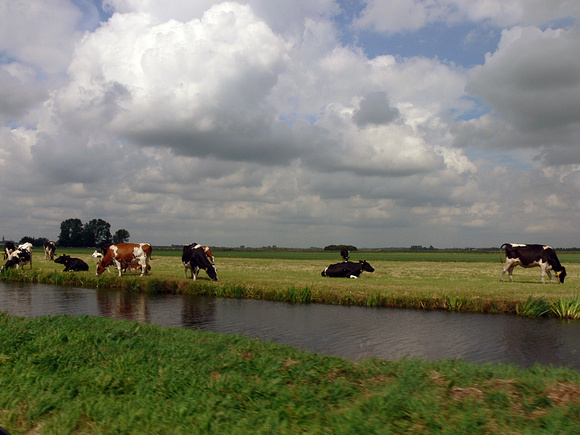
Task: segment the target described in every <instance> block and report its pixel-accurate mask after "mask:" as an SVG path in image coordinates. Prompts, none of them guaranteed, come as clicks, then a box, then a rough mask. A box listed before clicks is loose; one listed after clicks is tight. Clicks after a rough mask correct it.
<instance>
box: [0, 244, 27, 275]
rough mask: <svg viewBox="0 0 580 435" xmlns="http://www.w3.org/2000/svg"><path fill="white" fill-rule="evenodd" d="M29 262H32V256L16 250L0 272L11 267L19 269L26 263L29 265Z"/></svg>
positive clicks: (23, 250)
mask: <svg viewBox="0 0 580 435" xmlns="http://www.w3.org/2000/svg"><path fill="white" fill-rule="evenodd" d="M31 262H32V255H31V253H30V252H29V251H28V250H26V249H16V250H15V251H13V252H11V253H10V256H9V258H8V261H7V262H6V264H5V265H4V266H2V269H0V270H4V269H10V268H11V267H15V268H16V269H19V268H20V267H21V266H24V265H25V264H26V263H31Z"/></svg>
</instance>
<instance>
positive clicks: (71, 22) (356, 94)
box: [0, 0, 580, 247]
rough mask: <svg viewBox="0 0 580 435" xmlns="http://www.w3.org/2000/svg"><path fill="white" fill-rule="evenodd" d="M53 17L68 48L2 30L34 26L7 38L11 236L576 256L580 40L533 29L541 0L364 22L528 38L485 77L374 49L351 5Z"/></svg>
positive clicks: (2, 138)
mask: <svg viewBox="0 0 580 435" xmlns="http://www.w3.org/2000/svg"><path fill="white" fill-rule="evenodd" d="M16 3H18V2H16ZM391 3H392V4H391ZM395 3H396V4H395ZM530 4H532V3H530ZM547 4H548V3H547V2H546V3H544V2H534V3H533V5H535V7H537V8H539V9H538V10H542V7H543V6H545V5H547ZM33 5H34V6H39V7H40V6H43V5H44V7H45V10H46V13H47V15H46V17H48V19H49V20H50V23H51V26H52V27H50V29H51V30H50V31H49V33H51V34H50V35H48V36H47V39H46V41H45V45H44V47H45V48H46V50H47V51H46V53H47V54H48V56H45V55H44V54H43V53H39V52H38V51H36V50H35V47H34V46H33V44H34V38H35V37H39V35H42V34H43V32H47V30H46V29H47V28H48V27H47V26H46V25H45V23H39V21H38V20H39V19H40V18H41V16H40V15H39V13H37V12H35V9H34V8H30V10H25V9H21V10H20V11H18V10H17V9H15V6H13V5H11V6H10V8H7V9H4V10H3V11H4V13H5V15H3V16H1V17H0V19H1V21H0V24H3V23H4V22H7V21H11V22H17V21H18V20H16V19H15V18H14V17H15V16H17V13H21V14H24V15H23V17H24V18H23V20H22V22H21V23H19V24H10V26H12V27H11V29H12V31H13V32H15V35H16V36H15V38H14V40H13V41H11V40H9V38H7V37H6V35H7V33H6V32H4V33H3V30H0V44H2V47H3V48H2V49H3V50H4V51H3V52H4V53H6V55H5V57H3V58H1V59H0V78H1V79H2V80H1V81H0V83H1V84H0V101H1V103H0V113H1V114H2V115H1V116H2V118H0V119H2V122H3V124H2V126H0V169H2V171H1V173H0V200H1V201H3V202H4V203H7V202H9V203H10V204H11V207H9V208H5V207H4V208H2V210H1V213H0V219H2V221H3V225H4V226H3V231H5V232H6V233H5V234H4V235H5V236H6V237H9V238H10V237H14V238H19V237H22V236H24V235H31V236H48V237H50V238H56V237H57V236H58V230H59V228H58V225H59V224H60V222H61V221H62V220H64V219H67V218H70V217H79V218H81V219H82V220H83V221H89V220H91V219H94V218H103V219H105V220H107V221H108V222H110V223H111V224H112V228H113V229H117V228H126V229H128V230H129V231H130V233H131V234H132V240H140V241H150V242H152V243H189V242H192V241H199V242H201V241H203V242H204V243H208V244H214V245H230V246H231V245H234V246H235V245H241V244H244V245H249V246H263V245H273V244H276V245H279V246H305V247H308V246H324V245H326V244H329V243H336V242H340V243H343V242H345V243H353V244H355V245H357V246H370V247H381V246H408V245H411V244H423V245H425V246H428V245H430V244H433V245H435V246H438V247H439V246H440V247H448V246H468V245H477V246H493V245H498V244H501V242H503V241H505V240H504V237H505V238H506V239H508V240H515V239H516V238H518V239H519V240H522V241H526V240H523V239H524V238H526V236H529V234H531V233H523V231H524V230H526V229H527V231H532V230H533V231H536V232H535V233H533V235H534V237H536V236H537V238H538V240H541V242H542V243H544V242H547V243H550V244H553V245H556V246H557V245H558V243H563V244H570V243H572V244H574V242H573V237H571V236H570V234H569V233H566V231H564V229H570V228H573V225H574V224H573V222H575V219H576V217H577V215H578V211H580V203H579V201H578V199H577V198H579V197H580V195H579V194H580V192H579V190H580V187H579V186H580V176H579V175H578V174H579V173H580V171H579V170H578V167H577V166H578V164H579V163H578V159H579V155H578V151H577V150H576V148H577V147H576V145H577V139H576V138H577V137H578V124H579V122H578V117H577V116H578V113H580V111H579V110H577V109H578V107H577V101H578V100H579V99H578V89H577V88H578V83H577V81H575V80H577V76H578V75H577V73H576V69H577V68H578V65H577V62H576V58H574V56H567V55H566V54H567V53H574V52H576V51H578V50H577V49H578V36H577V33H578V31H577V27H576V26H575V25H572V24H569V22H568V24H567V26H568V27H565V28H564V27H562V28H559V27H558V26H554V29H551V28H549V29H545V28H542V29H541V28H540V27H535V26H531V25H528V24H529V23H528V22H531V21H533V20H534V19H537V20H540V18H541V17H540V15H539V14H538V13H537V12H536V11H534V10H531V9H528V7H527V6H526V2H520V1H517V2H491V1H486V2H485V5H486V7H485V8H480V4H479V3H477V2H467V1H461V2H460V1H430V2H427V1H423V2H406V3H405V2H390V3H389V2H383V3H381V5H382V6H381V5H379V3H375V2H369V7H368V9H367V10H366V12H365V14H363V15H362V16H361V21H359V22H358V25H359V26H363V25H364V26H366V27H367V28H372V26H380V25H382V24H387V25H388V26H385V27H384V29H382V31H385V32H392V31H394V30H395V29H398V30H400V31H407V32H408V31H410V29H418V28H420V27H421V26H425V25H429V24H430V23H442V22H445V23H448V24H450V25H452V24H453V23H459V22H462V23H464V24H465V23H471V24H472V25H473V23H474V22H476V23H478V24H479V23H481V22H484V21H486V22H487V23H488V24H490V23H493V24H494V25H500V23H501V22H502V21H501V19H503V20H504V21H503V22H509V23H514V24H517V25H518V26H515V27H514V26H513V24H510V25H509V26H510V27H509V28H505V29H504V30H503V33H502V39H501V41H500V44H499V45H498V46H497V48H495V49H494V50H492V51H490V53H489V54H488V55H487V57H486V59H485V63H484V64H482V65H480V66H478V67H476V68H473V69H471V70H468V69H466V68H463V67H458V66H456V65H454V64H453V63H452V62H447V61H441V60H440V58H438V57H436V56H430V57H426V56H414V57H404V56H400V55H396V54H395V50H394V49H393V50H389V49H390V47H387V48H386V49H385V50H384V53H385V54H383V55H380V56H375V57H372V58H369V56H367V55H366V54H365V53H366V50H365V47H364V46H362V43H361V46H358V45H357V44H356V41H357V39H356V38H357V35H356V34H350V35H347V37H345V34H346V33H348V32H351V31H352V29H353V27H352V26H349V24H352V23H344V20H345V19H347V17H348V14H342V15H341V11H340V9H339V6H343V7H345V8H346V7H350V6H352V5H351V4H347V3H345V2H338V1H337V2H334V1H331V0H325V1H317V2H311V1H307V0H304V1H302V0H300V1H292V2H290V1H283V2H271V1H270V0H255V1H254V0H249V1H239V2H229V3H222V2H218V1H203V0H202V1H199V2H182V1H177V0H169V1H164V2H161V1H155V0H109V1H108V2H107V4H105V5H104V6H105V8H109V9H108V10H109V11H110V12H111V13H112V15H111V17H110V18H109V19H108V21H107V22H104V23H101V24H100V25H97V24H96V23H95V21H94V18H95V16H94V10H93V9H94V8H93V7H92V3H90V2H82V1H81V2H75V3H69V2H64V1H62V2H57V1H55V0H47V2H46V3H42V2H41V1H40V0H37V2H36V3H34V4H33ZM75 5H78V7H77V6H75ZM564 5H565V3H562V2H558V3H557V5H556V7H555V10H556V12H549V13H550V14H551V15H545V17H544V18H543V20H545V21H546V22H547V21H549V20H552V19H556V18H565V17H568V16H570V17H573V16H574V14H575V11H576V8H575V7H574V6H571V7H568V8H564V7H563V6H564ZM57 6H58V7H57ZM395 6H396V8H395V9H391V10H387V9H384V10H383V9H380V8H379V7H385V8H388V7H390V8H394V7H395ZM373 8H375V9H374V10H373ZM81 12H82V13H83V15H79V14H80V13H81ZM371 12H372V13H373V16H372V18H373V19H370V18H371V16H370V15H369V13H371ZM384 13H389V14H390V15H389V17H387V18H389V20H386V21H385V20H383V21H380V22H379V20H380V18H381V17H383V18H384V16H383V15H382V14H384ZM410 14H412V15H413V16H411V15H410ZM535 15H537V17H538V18H534V16H535ZM374 18H377V20H376V22H375V20H374ZM364 20H367V21H366V22H365V21H364ZM35 24H38V25H37V26H36V28H35V29H34V31H30V32H27V31H26V28H25V27H26V26H34V25H35ZM524 25H525V26H524ZM43 26H44V27H43ZM0 27H1V28H2V29H4V27H2V26H0ZM482 27H484V26H480V27H478V30H481V28H482ZM473 28H475V25H473ZM43 29H44V30H43ZM376 29H379V27H376ZM478 34H480V33H479V32H474V33H472V36H474V37H477V35H478ZM341 41H351V42H350V44H351V45H349V44H346V43H343V42H341ZM51 50H52V51H53V52H54V50H56V51H57V53H53V54H54V55H53V60H52V61H51V58H50V52H51ZM459 64H460V65H464V64H467V63H459ZM65 71H66V74H64V72H65ZM575 162H576V164H574V163H575ZM547 165H550V166H547ZM542 166H543V167H542ZM15 172H17V173H18V174H20V173H26V174H27V176H26V177H24V181H20V182H19V183H18V185H17V186H15V187H13V175H14V173H15ZM11 183H12V184H11ZM14 192H17V195H14ZM522 211H525V212H522ZM554 212H556V213H557V219H556V220H558V221H559V222H561V227H560V229H559V228H557V227H556V226H554V225H552V223H550V225H551V226H550V228H552V229H553V232H551V233H550V234H549V237H550V238H549V239H544V238H543V237H541V236H543V235H544V234H543V233H542V232H541V228H542V225H541V224H538V221H540V222H541V221H542V220H543V219H546V220H550V219H552V220H554V217H553V213H554ZM551 214H552V215H551ZM22 216H28V217H27V219H22ZM514 216H516V218H514ZM550 222H552V221H550ZM572 231H575V230H572ZM573 234H575V233H573ZM516 235H520V236H521V238H519V237H515V236H516Z"/></svg>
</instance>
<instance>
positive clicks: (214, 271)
mask: <svg viewBox="0 0 580 435" xmlns="http://www.w3.org/2000/svg"><path fill="white" fill-rule="evenodd" d="M205 271H206V272H207V274H208V275H209V277H210V278H211V279H213V280H214V281H217V280H218V277H217V269H216V268H215V265H213V264H212V265H211V266H209V267H208V268H207V269H205Z"/></svg>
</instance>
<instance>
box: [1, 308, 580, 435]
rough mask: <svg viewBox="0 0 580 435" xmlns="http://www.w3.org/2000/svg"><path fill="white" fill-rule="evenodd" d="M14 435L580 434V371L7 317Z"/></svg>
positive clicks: (6, 402)
mask: <svg viewBox="0 0 580 435" xmlns="http://www.w3.org/2000/svg"><path fill="white" fill-rule="evenodd" d="M0 342H1V343H2V347H1V348H0V387H1V391H2V394H1V395H0V426H2V427H4V428H6V429H8V430H9V431H10V432H11V433H13V434H17V433H40V434H52V433H54V434H65V433H148V434H155V433H159V434H161V433H176V434H177V433H184V434H185V433H188V434H189V433H297V432H308V433H389V432H405V431H408V432H411V433H530V434H531V433H534V434H538V433H578V431H579V430H580V423H579V422H580V374H579V373H578V372H577V371H574V370H571V369H563V368H553V367H541V366H535V367H533V368H530V369H519V368H516V367H512V366H499V365H470V364H467V363H464V362H462V361H451V360H450V361H438V362H437V361H435V362H426V361H421V360H400V361H393V362H388V361H379V360H366V361H362V362H357V363H355V362H348V361H345V360H343V359H340V358H335V357H327V356H321V355H314V354H311V353H308V352H304V351H299V350H295V349H293V348H291V347H287V346H280V345H276V344H272V343H265V342H261V341H259V340H252V339H246V338H241V337H236V336H226V335H219V334H213V333H208V332H203V331H195V330H189V329H178V328H162V327H157V326H154V325H149V324H137V323H133V322H125V321H114V320H111V319H105V318H91V317H75V318H73V317H68V316H56V317H41V318H34V319H25V318H20V317H12V316H8V315H6V314H1V313H0Z"/></svg>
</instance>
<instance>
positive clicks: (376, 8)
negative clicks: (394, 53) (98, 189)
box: [354, 0, 580, 33]
mask: <svg viewBox="0 0 580 435" xmlns="http://www.w3.org/2000/svg"><path fill="white" fill-rule="evenodd" d="M365 3H366V6H365V8H364V9H363V11H362V12H361V14H360V17H358V18H357V19H356V20H355V23H354V24H355V25H356V26H357V27H360V28H368V29H371V30H375V31H377V32H384V33H396V32H404V31H413V30H418V29H420V28H422V27H424V26H427V25H429V24H433V23H439V22H445V23H447V24H457V23H460V22H465V21H475V22H482V21H487V22H490V23H491V24H493V25H496V26H514V25H543V24H546V23H550V22H552V21H554V20H558V19H565V18H574V19H578V18H580V5H578V4H576V3H572V4H571V3H570V2H569V1H566V0H532V1H530V0H511V1H505V0H481V1H477V2H474V1H471V0H445V1H441V0H438V1H437V0H436V1H431V0H399V1H396V2H385V1H381V0H367V1H366V2H365Z"/></svg>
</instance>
